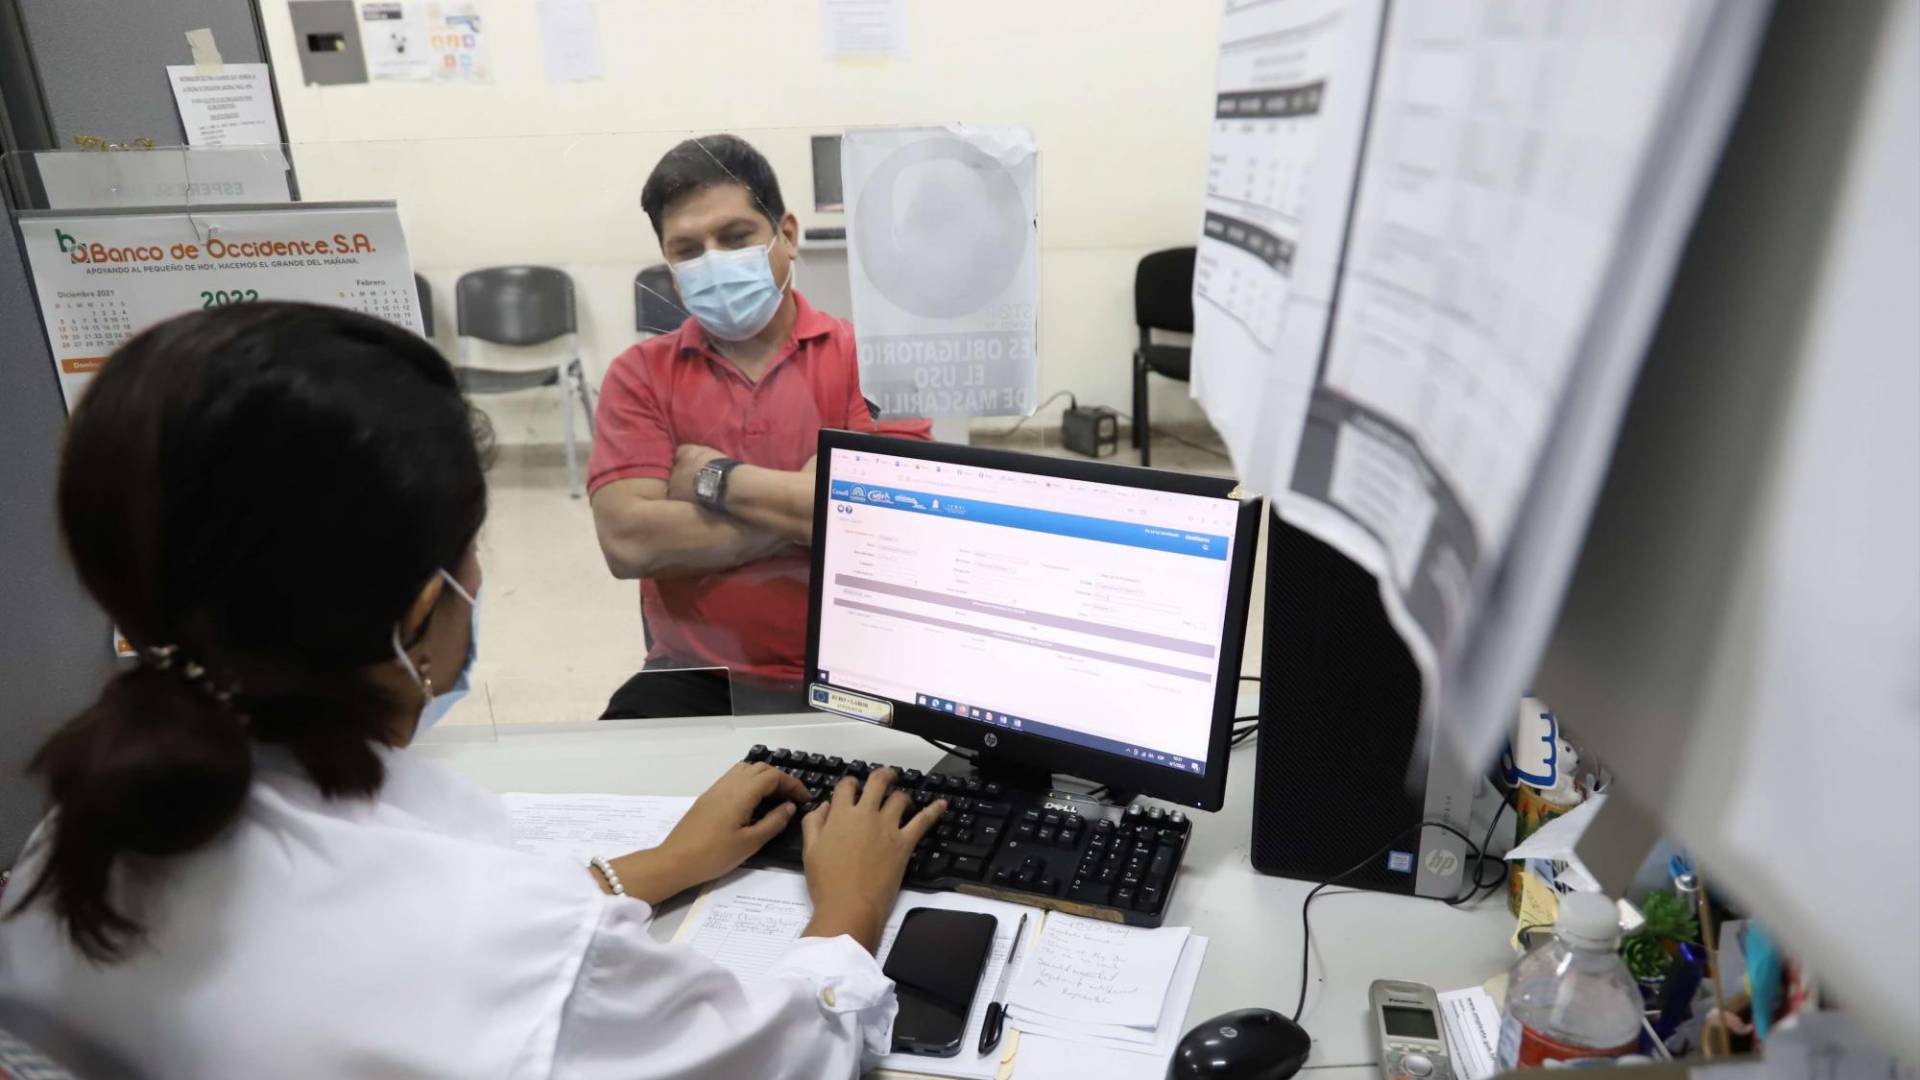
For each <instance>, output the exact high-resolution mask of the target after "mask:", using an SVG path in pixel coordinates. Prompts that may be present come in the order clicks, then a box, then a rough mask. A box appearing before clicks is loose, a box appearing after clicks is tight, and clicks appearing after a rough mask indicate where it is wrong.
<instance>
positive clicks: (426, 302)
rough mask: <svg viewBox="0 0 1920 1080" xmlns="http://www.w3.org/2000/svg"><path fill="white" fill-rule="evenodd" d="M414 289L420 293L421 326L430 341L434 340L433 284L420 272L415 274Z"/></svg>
mask: <svg viewBox="0 0 1920 1080" xmlns="http://www.w3.org/2000/svg"><path fill="white" fill-rule="evenodd" d="M413 291H414V292H416V293H418V294H420V326H421V329H422V330H423V331H424V332H425V334H426V338H427V340H428V341H432V340H433V286H431V285H429V284H427V279H426V278H423V277H421V276H420V275H419V274H415V275H413Z"/></svg>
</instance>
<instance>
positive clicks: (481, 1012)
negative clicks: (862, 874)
mask: <svg viewBox="0 0 1920 1080" xmlns="http://www.w3.org/2000/svg"><path fill="white" fill-rule="evenodd" d="M382 756H383V757H384V759H385V761H386V765H387V781H386V783H385V785H384V786H383V787H382V788H381V790H380V793H379V795H378V796H377V797H375V798H373V799H363V798H349V799H336V800H328V799H324V798H322V797H321V795H320V793H319V792H318V790H317V789H315V787H314V786H313V784H312V783H311V782H310V781H308V780H307V779H306V777H305V775H304V774H303V773H302V772H300V770H299V769H298V767H297V766H295V765H293V763H292V762H291V760H290V759H288V758H286V757H284V756H282V755H281V754H280V752H279V751H276V750H264V751H262V752H261V753H260V755H259V756H258V760H259V765H258V767H257V769H256V772H255V777H254V782H253V786H252V790H251V791H250V792H249V794H248V798H247V802H246V806H245V808H244V810H243V811H242V813H241V815H240V819H239V820H238V822H236V823H235V824H234V826H233V827H232V828H230V829H228V830H227V831H225V832H224V833H222V834H221V836H220V837H219V838H218V839H217V840H216V841H214V842H213V843H212V844H210V845H208V846H207V847H205V848H203V849H201V850H199V851H196V852H194V853H192V854H190V855H187V856H184V857H181V858H178V859H172V860H163V861H158V862H157V863H156V864H155V865H153V866H151V867H147V868H144V869H143V868H123V870H122V873H123V874H124V873H130V872H138V873H143V874H145V875H146V876H147V878H148V880H147V883H146V884H145V886H144V887H143V888H140V889H138V890H136V891H132V892H128V893H126V894H125V895H128V896H129V897H137V898H138V899H139V900H140V901H141V902H140V903H138V904H137V905H135V906H133V907H132V908H131V910H133V911H135V912H137V913H138V916H139V917H140V918H141V920H142V921H143V922H144V923H145V924H146V926H147V927H148V930H149V936H148V940H147V944H146V946H145V947H142V948H139V949H138V951H136V952H135V953H133V954H131V955H130V956H129V958H128V959H127V960H124V961H122V962H120V963H116V964H113V965H110V966H106V967H95V966H93V965H90V964H89V963H88V962H87V961H86V960H85V959H84V958H83V957H82V956H81V955H80V954H79V953H78V952H76V951H75V950H74V949H73V948H72V947H71V946H70V945H69V944H68V942H67V939H66V937H65V936H64V935H63V934H62V933H61V932H60V930H59V928H58V926H57V925H56V924H55V923H54V921H53V919H52V918H51V917H50V916H49V914H48V909H47V907H46V905H45V904H44V903H36V904H34V905H33V906H31V907H28V908H26V909H24V910H23V911H22V912H21V913H20V914H18V915H17V916H15V917H13V918H11V919H7V920H5V921H0V994H6V995H9V996H13V997H16V998H21V999H25V1000H26V1001H28V1002H31V1003H33V1004H36V1005H39V1006H41V1007H42V1008H45V1009H48V1010H50V1011H52V1012H53V1013H54V1014H55V1015H56V1016H58V1017H60V1018H62V1019H63V1020H65V1021H66V1022H67V1023H68V1024H70V1025H72V1026H73V1027H74V1028H76V1029H77V1030H78V1031H79V1032H81V1033H82V1034H83V1035H85V1036H86V1037H88V1038H91V1039H92V1040H94V1041H96V1042H99V1043H101V1044H104V1046H105V1047H106V1048H108V1049H110V1050H114V1051H117V1052H118V1053H119V1055H120V1056H121V1057H123V1058H125V1059H126V1060H128V1061H130V1062H133V1063H135V1064H136V1065H137V1066H138V1067H140V1068H141V1069H143V1070H144V1071H147V1072H149V1073H150V1074H151V1075H153V1076H155V1077H164V1078H173V1077H179V1078H183V1080H184V1078H196V1080H197V1078H225V1077H235V1078H245V1080H256V1078H260V1077H328V1078H332V1077H380V1078H382V1080H385V1078H388V1077H460V1078H463V1080H467V1078H477V1077H502V1078H516V1080H518V1078H533V1077H540V1078H547V1077H552V1078H555V1080H561V1078H566V1080H574V1078H578V1080H599V1078H603V1077H604V1078H610V1080H611V1078H619V1080H642V1078H653V1077H659V1078H667V1077H675V1078H680V1077H686V1078H694V1077H697V1078H700V1080H732V1078H736V1077H737V1078H741V1080H766V1078H788V1077H791V1078H795V1080H798V1078H801V1077H805V1078H808V1080H813V1078H817V1077H852V1076H855V1075H856V1074H857V1073H858V1072H859V1071H860V1070H861V1069H862V1068H863V1067H866V1066H871V1065H872V1064H873V1063H874V1062H875V1061H876V1060H877V1058H878V1056H879V1055H880V1054H883V1053H885V1052H886V1050H887V1046H888V1043H889V1041H890V1039H891V1032H892V1026H893V1015H894V997H893V984H892V982H891V981H889V980H888V979H887V978H886V977H885V976H883V975H882V974H881V973H880V967H879V965H878V964H877V963H876V962H875V961H874V959H873V957H872V956H870V955H868V953H867V952H866V951H865V950H864V949H862V948H860V946H858V945H857V944H855V943H854V942H853V940H852V939H850V938H846V937H838V938H831V939H819V938H811V939H804V940H801V941H798V942H796V943H795V944H794V945H793V946H792V947H791V948H790V949H789V950H788V951H787V953H786V955H785V957H784V958H783V959H782V960H781V961H780V962H779V963H778V964H777V965H776V966H775V967H774V968H773V970H772V971H771V972H769V973H768V974H767V975H765V976H763V977H760V978H755V979H742V978H739V977H736V976H735V975H733V974H732V973H731V972H728V971H726V970H725V969H723V968H720V967H718V966H716V965H715V964H713V963H712V962H710V961H708V960H707V959H706V958H704V957H702V956H700V955H699V954H697V953H695V952H693V951H692V950H691V949H688V948H686V947H685V946H681V945H670V944H660V943H658V942H656V941H655V940H654V939H653V938H652V937H651V936H649V935H648V933H647V922H648V920H649V919H650V918H651V917H652V911H651V909H650V908H649V907H648V906H647V905H646V904H644V903H642V902H640V901H637V900H632V899H626V898H619V897H611V896H606V895H605V894H603V893H601V892H600V891H599V889H598V888H596V887H595V884H594V880H593V878H592V877H590V876H589V871H588V870H587V869H586V868H585V867H583V866H577V865H574V864H573V863H571V862H568V861H565V860H560V859H550V858H544V857H539V856H533V855H528V854H525V853H522V852H520V851H517V850H515V849H513V848H512V847H511V846H509V844H508V839H507V835H508V834H507V829H508V822H507V817H506V811H505V808H504V806H503V805H502V804H501V802H500V800H499V799H498V798H496V797H495V796H493V795H492V794H491V793H489V792H487V791H484V790H482V789H480V788H478V787H476V786H474V785H473V784H470V783H468V782H467V781H465V780H463V779H462V778H460V777H458V776H456V775H454V774H453V773H452V772H450V771H448V770H447V769H445V768H443V767H441V766H440V765H437V764H435V763H434V762H431V761H428V760H426V759H424V758H422V757H420V756H419V755H416V754H410V753H407V752H405V751H395V752H385V753H383V755H382ZM608 854H610V855H612V854H621V853H617V852H609V853H608ZM37 866H38V856H37V854H36V852H35V845H34V844H29V851H28V855H27V856H26V858H24V859H23V860H22V863H21V866H20V872H19V873H16V874H15V876H14V882H13V885H12V887H11V888H10V889H9V890H8V893H9V895H8V896H7V898H6V903H5V907H6V909H7V910H9V911H11V910H12V909H14V908H16V907H18V904H19V897H20V896H21V895H23V894H24V893H25V892H26V886H27V885H28V884H30V883H31V882H32V881H33V880H34V878H35V875H36V874H37V872H38V870H37ZM122 884H123V885H124V884H125V879H124V878H123V879H122Z"/></svg>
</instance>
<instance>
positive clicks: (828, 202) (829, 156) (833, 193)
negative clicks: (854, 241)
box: [813, 135, 847, 213]
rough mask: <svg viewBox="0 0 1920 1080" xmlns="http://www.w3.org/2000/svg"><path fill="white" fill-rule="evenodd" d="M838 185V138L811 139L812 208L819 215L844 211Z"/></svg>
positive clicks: (842, 195) (831, 136)
mask: <svg viewBox="0 0 1920 1080" xmlns="http://www.w3.org/2000/svg"><path fill="white" fill-rule="evenodd" d="M846 201H847V198H846V195H845V194H844V193H843V191H842V188H841V184H840V136H838V135H815V136H814V137H813V208H814V209H815V210H818V211H820V212H821V213H839V212H840V211H841V210H844V209H846Z"/></svg>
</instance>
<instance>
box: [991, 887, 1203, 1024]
mask: <svg viewBox="0 0 1920 1080" xmlns="http://www.w3.org/2000/svg"><path fill="white" fill-rule="evenodd" d="M1188 934H1189V931H1188V930H1187V928H1186V927H1183V926H1163V927H1161V928H1159V929H1157V930H1148V929H1143V928H1141V927H1135V926H1120V925H1116V924H1114V923H1107V922H1099V921H1097V920H1094V919H1082V918H1079V917H1077V916H1073V915H1063V914H1061V913H1059V912H1053V913H1051V914H1049V915H1048V916H1047V922H1046V926H1045V927H1043V928H1042V930H1041V932H1040V941H1039V943H1038V944H1037V945H1035V946H1034V950H1033V954H1032V956H1030V957H1028V959H1027V961H1026V962H1025V963H1024V964H1022V965H1021V967H1020V975H1019V979H1018V981H1017V982H1016V984H1015V986H1014V989H1013V992H1012V994H1011V995H1010V996H1011V998H1012V1003H1013V1008H1014V1015H1015V1016H1016V1017H1018V1016H1022V1015H1027V1016H1038V1017H1051V1018H1053V1019H1056V1020H1067V1021H1072V1022H1075V1023H1080V1024H1100V1025H1103V1026H1118V1027H1131V1028H1152V1027H1153V1026H1154V1025H1155V1023H1156V1022H1157V1021H1158V1020H1159V1019H1160V1010H1161V1006H1162V1005H1163V1004H1164V1002H1165V1000H1166V996H1167V987H1168V986H1169V985H1170V984H1171V983H1172V982H1173V972H1174V968H1175V966H1176V965H1178V964H1179V962H1180V951H1181V949H1182V948H1184V947H1185V946H1186V943H1187V937H1188Z"/></svg>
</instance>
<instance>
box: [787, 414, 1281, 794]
mask: <svg viewBox="0 0 1920 1080" xmlns="http://www.w3.org/2000/svg"><path fill="white" fill-rule="evenodd" d="M817 467H818V470H819V472H818V477H819V479H818V483H817V484H816V485H815V496H814V513H813V578H812V583H811V589H812V596H811V604H810V606H809V608H808V619H807V667H808V692H807V697H808V701H809V703H810V704H812V705H813V706H814V707H815V708H817V709H823V710H826V711H828V712H836V713H840V714H843V715H846V716H851V717H855V718H858V719H862V720H869V721H872V722H875V723H880V724H885V725H888V726H891V727H893V728H895V729H897V730H899V731H902V732H906V733H909V734H913V735H920V736H924V737H926V738H928V739H938V740H945V741H947V742H951V743H953V744H954V745H956V746H959V747H970V748H973V749H974V750H975V751H976V755H975V767H976V769H977V770H978V771H980V772H981V773H983V774H986V775H987V777H988V778H989V779H991V778H994V777H996V776H997V777H999V778H1001V779H1005V780H1008V781H1010V782H1013V783H1016V784H1019V785H1021V786H1025V787H1037V788H1041V789H1046V788H1049V787H1050V786H1051V783H1052V774H1053V773H1055V772H1062V773H1070V774H1072V775H1074V776H1078V777H1082V778H1085V779H1087V780H1091V781H1094V782H1095V783H1099V784H1105V785H1107V787H1108V788H1109V789H1110V790H1111V791H1112V792H1117V793H1125V794H1126V795H1128V796H1131V795H1134V794H1141V795H1152V796H1155V797H1158V798H1162V799H1165V800H1167V801H1170V802H1175V803H1180V804H1183V805H1186V806H1191V807H1195V808H1198V809H1202V810H1216V809H1219V807H1220V805H1221V802H1222V801H1223V798H1224V795H1225V788H1226V777H1227V758H1228V750H1229V746H1228V740H1229V738H1230V736H1231V733H1232V727H1233V719H1234V706H1235V702H1236V700H1237V698H1238V694H1239V676H1240V650H1241V643H1242V638H1243V636H1244V634H1245V628H1246V615H1247V598H1248V592H1249V583H1250V581H1251V578H1252V573H1253V555H1254V547H1255V541H1256V538H1257V536H1258V531H1257V530H1258V529H1259V504H1258V500H1245V501H1243V500H1241V499H1239V498H1237V497H1235V492H1234V489H1235V487H1236V485H1235V482H1234V481H1233V480H1231V479H1227V478H1222V477H1213V476H1194V475H1187V474H1181V473H1171V472H1159V471H1155V470H1151V469H1139V468H1132V467H1128V466H1119V465H1111V464H1100V463H1095V462H1083V461H1074V460H1069V459H1063V458H1050V457H1040V456H1037V455H1032V454H1019V453H1011V452H1006V451H997V450H982V449H975V448H971V447H964V446H954V445H950V444H943V443H924V442H914V441H909V440H904V439H891V438H884V437H879V436H872V435H856V434H852V433H849V432H844V431H823V432H821V433H820V444H819V459H818V466H817Z"/></svg>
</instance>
